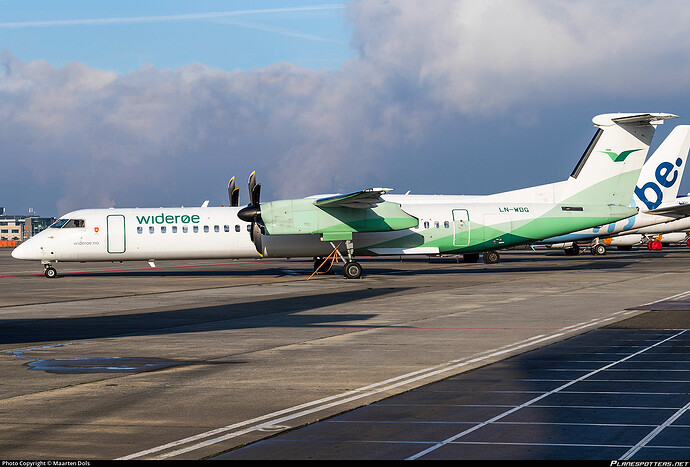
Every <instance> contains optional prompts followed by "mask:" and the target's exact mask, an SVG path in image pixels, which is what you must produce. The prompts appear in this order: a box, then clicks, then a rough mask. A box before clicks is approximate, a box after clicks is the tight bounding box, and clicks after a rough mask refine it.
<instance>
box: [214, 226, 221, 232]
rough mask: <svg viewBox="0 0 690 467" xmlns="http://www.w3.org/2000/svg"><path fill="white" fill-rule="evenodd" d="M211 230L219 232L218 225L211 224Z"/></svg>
mask: <svg viewBox="0 0 690 467" xmlns="http://www.w3.org/2000/svg"><path fill="white" fill-rule="evenodd" d="M213 231H214V232H216V233H217V232H220V227H219V226H217V225H214V226H213Z"/></svg>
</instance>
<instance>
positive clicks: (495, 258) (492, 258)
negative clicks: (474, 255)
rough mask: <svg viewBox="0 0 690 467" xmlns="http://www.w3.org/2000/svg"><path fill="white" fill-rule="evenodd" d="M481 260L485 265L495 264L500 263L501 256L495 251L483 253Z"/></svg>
mask: <svg viewBox="0 0 690 467" xmlns="http://www.w3.org/2000/svg"><path fill="white" fill-rule="evenodd" d="M483 259H484V263H485V264H496V263H498V262H499V261H501V256H500V255H499V254H498V253H497V252H495V251H485V252H484V255H483Z"/></svg>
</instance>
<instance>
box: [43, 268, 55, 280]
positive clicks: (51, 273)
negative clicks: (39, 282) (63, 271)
mask: <svg viewBox="0 0 690 467" xmlns="http://www.w3.org/2000/svg"><path fill="white" fill-rule="evenodd" d="M43 274H45V276H46V277H47V278H48V279H53V278H54V277H55V276H57V271H56V270H55V268H53V267H47V268H46V270H45V271H43Z"/></svg>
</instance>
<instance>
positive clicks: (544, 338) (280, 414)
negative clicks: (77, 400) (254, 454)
mask: <svg viewBox="0 0 690 467" xmlns="http://www.w3.org/2000/svg"><path fill="white" fill-rule="evenodd" d="M612 319H613V318H611V317H607V318H600V319H593V320H589V321H585V322H582V323H578V324H575V325H571V326H567V327H565V328H562V329H559V330H557V331H556V332H554V333H551V334H548V335H545V334H540V335H537V336H533V337H530V338H528V339H525V340H522V341H518V342H515V343H512V344H509V345H505V346H502V347H497V348H495V349H491V350H489V351H486V352H482V353H479V354H475V355H474V356H471V357H469V358H464V359H458V360H451V361H448V362H446V363H443V364H439V365H435V366H432V367H429V368H425V369H422V370H418V371H414V372H411V373H407V374H405V375H401V376H397V377H395V378H391V379H387V380H385V381H381V382H378V383H374V384H371V385H368V386H364V387H361V388H359V389H355V390H352V391H348V392H346V393H342V394H337V395H334V396H330V397H326V398H323V399H319V400H316V401H312V402H307V403H305V404H301V405H297V406H294V407H290V408H287V409H283V410H280V411H276V412H273V413H270V414H266V415H262V416H260V417H256V418H253V419H250V420H245V421H243V422H238V423H234V424H232V425H228V426H225V427H221V428H217V429H214V430H210V431H207V432H204V433H200V434H198V435H194V436H190V437H188V438H184V439H181V440H178V441H173V442H170V443H166V444H163V445H161V446H157V447H153V448H150V449H147V450H144V451H139V452H136V453H134V454H130V455H127V456H124V457H121V458H119V459H116V460H131V459H137V458H143V457H147V456H151V455H154V454H157V455H156V456H155V457H153V458H152V459H168V458H171V457H175V456H179V455H181V454H185V453H188V452H191V451H195V450H198V449H201V448H204V447H207V446H211V445H213V444H217V443H220V442H222V441H226V440H228V439H232V438H236V437H238V436H241V435H244V434H247V433H251V432H255V431H266V430H268V429H271V427H275V425H283V424H285V423H286V422H289V421H292V420H295V419H297V418H300V417H303V416H305V415H309V414H311V413H315V412H319V411H322V410H325V409H329V408H332V407H337V406H339V405H343V404H346V403H349V402H353V401H356V400H359V399H363V398H366V397H369V396H374V395H377V394H380V393H383V392H385V391H389V390H391V389H395V388H398V387H400V386H404V385H406V384H411V383H414V382H417V381H420V380H423V379H426V378H430V377H432V376H437V375H439V374H443V373H447V372H450V371H454V370H457V369H459V368H462V367H464V366H467V365H471V364H474V363H480V362H482V361H486V360H489V359H492V358H495V357H499V356H502V355H505V354H508V353H511V352H515V351H517V350H521V349H523V348H525V347H530V346H533V345H537V344H542V343H545V342H548V341H552V340H554V339H557V338H559V337H562V336H563V335H565V334H567V333H569V332H573V331H580V330H583V329H586V328H590V327H598V326H601V325H602V324H603V323H605V322H607V321H610V320H612ZM209 438H210V439H209ZM175 448H177V449H175ZM169 449H175V450H174V451H170V452H166V453H163V454H158V453H161V452H162V451H167V450H169Z"/></svg>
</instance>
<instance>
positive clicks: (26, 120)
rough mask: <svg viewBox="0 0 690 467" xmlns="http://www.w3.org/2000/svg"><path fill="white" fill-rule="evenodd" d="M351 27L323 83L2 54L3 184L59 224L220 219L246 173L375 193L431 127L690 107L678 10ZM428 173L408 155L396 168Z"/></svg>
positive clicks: (572, 11)
mask: <svg viewBox="0 0 690 467" xmlns="http://www.w3.org/2000/svg"><path fill="white" fill-rule="evenodd" d="M347 15H348V18H349V20H350V21H352V23H353V25H354V37H353V41H352V44H353V47H355V48H356V50H357V51H358V55H357V57H356V58H354V59H352V60H350V61H348V62H347V63H345V64H344V65H343V66H342V67H340V68H339V69H338V70H335V71H314V70H308V69H303V68H299V67H296V66H293V65H290V64H287V63H279V64H275V65H273V66H270V67H267V68H263V69H255V70H251V71H222V70H218V69H212V68H209V67H206V66H204V65H202V64H193V65H189V66H186V67H182V68H180V69H177V70H169V69H158V68H155V67H152V66H148V67H142V68H140V69H139V70H137V71H135V72H132V73H128V74H116V73H110V72H104V71H100V70H94V69H90V68H88V67H85V66H83V65H80V64H77V63H74V64H70V65H68V66H65V67H63V68H61V69H55V68H53V67H52V66H50V65H49V64H48V63H46V62H42V61H33V62H30V63H24V62H22V61H20V60H18V59H16V58H15V57H13V56H12V54H11V51H6V52H5V53H4V55H3V57H2V74H0V147H1V148H2V149H1V150H2V154H3V156H2V159H3V162H8V161H19V164H17V165H14V164H10V165H9V166H8V165H6V164H3V165H5V167H4V170H3V171H4V172H5V175H4V176H5V177H6V178H11V179H12V180H15V181H17V180H18V181H20V182H21V185H22V186H23V187H25V188H23V194H22V196H23V197H24V198H26V197H29V198H30V199H31V203H32V204H33V205H38V206H40V203H41V202H42V201H40V200H41V199H42V200H45V198H46V197H49V196H52V197H53V199H52V200H51V201H50V204H49V206H51V207H52V206H55V209H57V213H58V214H61V213H64V212H65V211H68V210H71V209H75V208H79V207H106V206H113V205H117V206H134V205H140V206H151V205H153V206H155V205H161V204H167V205H174V204H184V203H187V204H189V203H192V202H193V203H196V202H201V201H203V199H205V198H208V197H209V196H216V195H217V199H216V200H215V201H216V202H219V203H220V202H223V201H224V199H223V198H222V197H221V196H222V194H223V193H224V184H225V182H226V181H227V179H228V178H229V177H230V176H232V175H235V176H237V178H238V180H239V181H240V182H241V183H242V182H243V181H244V180H246V177H247V176H248V174H249V172H251V171H252V170H257V174H258V176H259V179H260V181H262V182H263V183H264V190H263V194H264V198H265V199H271V198H281V197H296V196H303V195H308V194H312V193H317V192H332V191H341V190H350V189H356V188H364V187H366V186H369V185H378V183H377V182H378V181H379V180H381V179H385V177H384V176H382V174H385V173H386V172H387V171H395V170H398V171H399V170H402V169H401V168H400V166H401V165H404V164H405V163H406V162H407V163H409V160H405V158H406V157H408V158H409V157H411V156H410V154H411V153H412V152H413V151H411V150H410V148H415V147H421V146H424V145H425V144H428V143H429V142H428V141H427V138H429V137H430V136H429V135H430V134H433V133H434V129H435V128H438V127H439V126H453V125H455V123H459V122H463V121H468V120H474V119H480V120H481V119H485V120H486V122H487V124H489V123H491V124H494V125H495V124H497V118H500V117H499V116H504V118H505V119H506V120H510V119H511V115H513V114H515V113H521V112H524V108H525V107H529V108H536V107H539V106H540V105H542V104H545V103H548V102H557V103H559V104H560V105H562V106H563V108H564V109H567V108H568V107H569V106H570V107H575V106H578V105H582V104H583V102H588V103H590V105H592V103H595V102H597V101H598V100H602V99H610V98H611V97H619V98H626V99H632V100H631V102H634V99H636V98H638V97H639V96H640V94H645V95H654V96H659V98H668V97H670V96H674V95H681V96H683V97H685V98H687V96H688V86H687V84H688V83H689V82H690V69H689V66H690V65H689V64H690V56H689V55H690V47H689V46H690V44H689V43H688V42H689V41H690V38H689V37H690V36H689V35H688V34H687V31H688V30H690V12H689V9H688V8H687V6H686V3H685V2H681V1H664V2H642V1H637V0H618V1H608V2H595V1H585V0H580V1H577V0H576V1H573V0H568V1H555V0H552V1H547V0H535V1H527V0H482V1H481V2H477V1H465V0H425V1H423V2H421V1H416V0H395V1H390V2H389V1H383V0H378V1H377V0H361V1H355V2H353V3H351V4H348V8H347ZM684 106H687V104H684ZM596 110H597V111H599V110H600V109H598V108H597V109H596ZM637 110H640V109H632V111H637ZM642 110H643V111H650V109H642ZM566 111H567V110H566ZM606 111H630V109H611V110H606ZM651 111H670V112H676V113H678V112H679V111H678V110H676V109H651ZM592 115H593V114H592ZM533 118H534V119H536V120H539V117H535V116H533ZM582 125H583V127H588V125H589V122H582ZM462 131H463V129H462V128H461V127H460V125H458V132H462ZM455 136H456V137H457V135H455ZM472 136H473V135H471V134H468V135H466V137H467V138H471V137H472ZM474 136H476V135H474ZM434 157H436V155H434V154H428V153H424V154H417V155H416V157H415V159H416V160H417V161H419V162H417V163H416V164H415V166H414V167H408V168H407V169H406V170H408V171H409V170H413V171H419V167H420V166H421V167H424V165H425V164H429V163H432V162H434ZM436 162H440V161H436ZM242 195H243V196H244V200H246V193H245V192H244V191H243V192H242ZM32 196H33V198H31V197H32ZM7 197H8V199H9V201H5V205H8V206H9V205H10V203H11V201H12V200H11V195H9V194H8V195H7ZM18 199H21V198H18ZM21 202H23V201H21ZM18 203H20V201H16V202H15V203H14V204H18ZM46 209H50V208H46Z"/></svg>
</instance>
